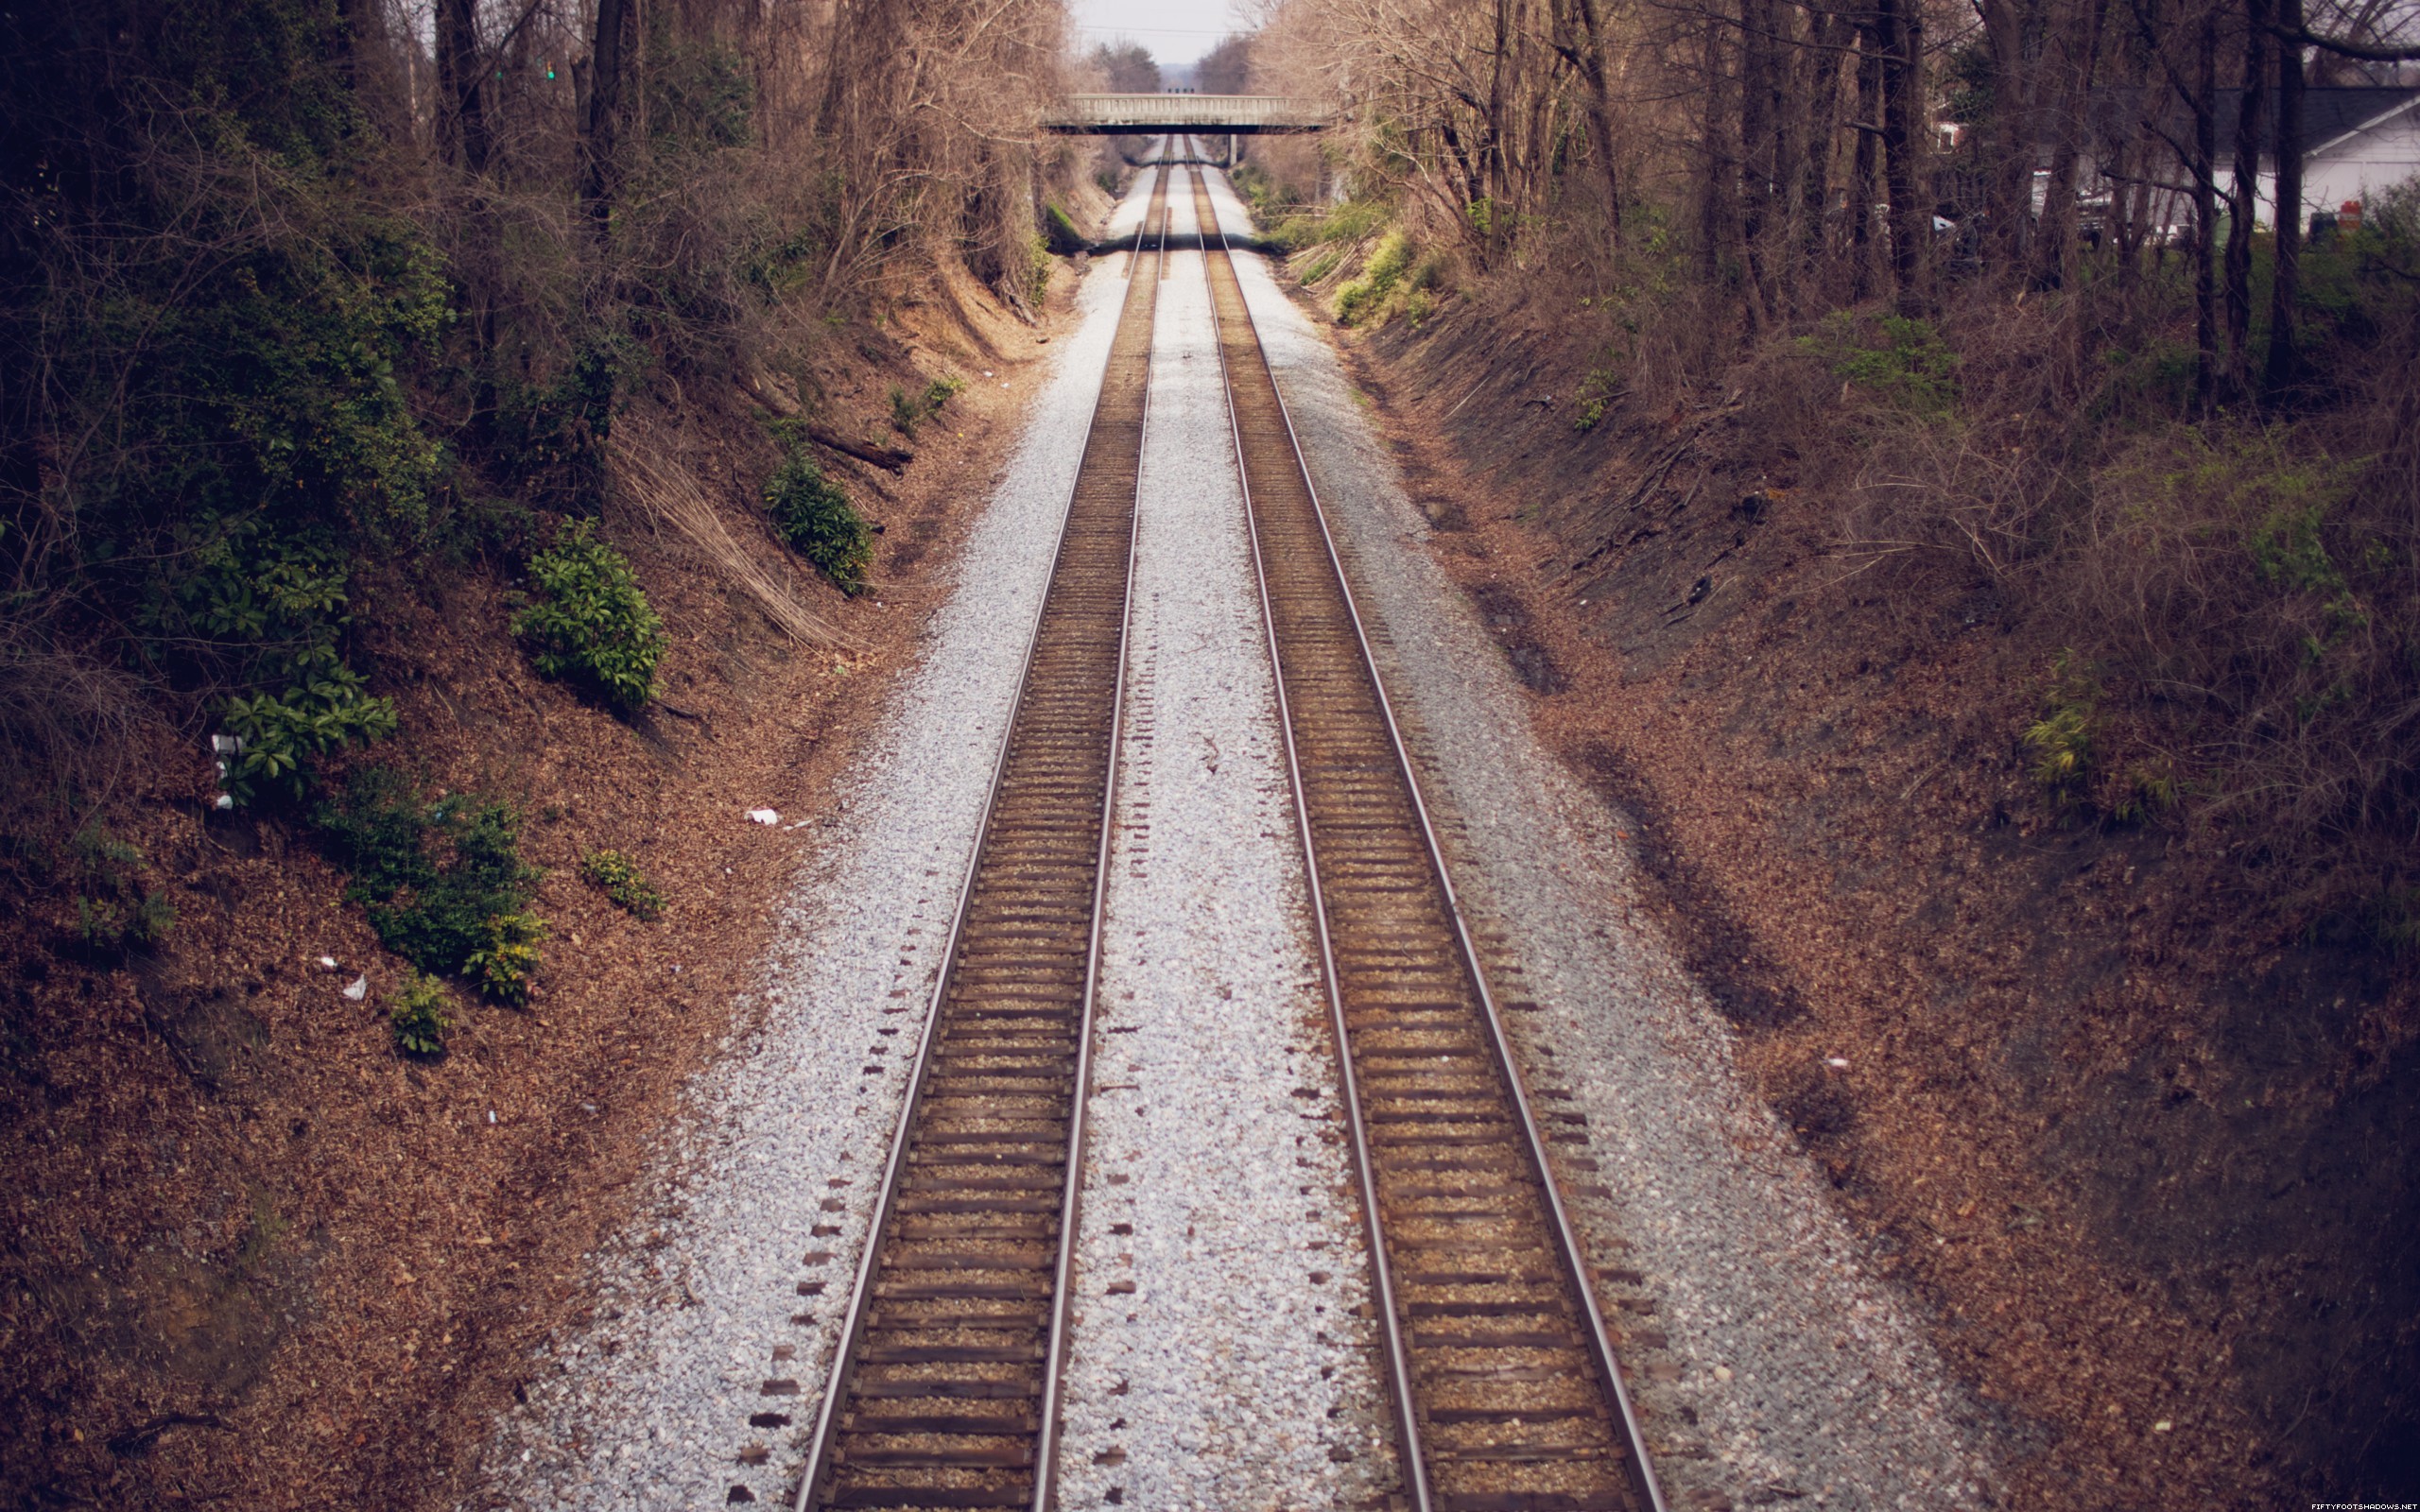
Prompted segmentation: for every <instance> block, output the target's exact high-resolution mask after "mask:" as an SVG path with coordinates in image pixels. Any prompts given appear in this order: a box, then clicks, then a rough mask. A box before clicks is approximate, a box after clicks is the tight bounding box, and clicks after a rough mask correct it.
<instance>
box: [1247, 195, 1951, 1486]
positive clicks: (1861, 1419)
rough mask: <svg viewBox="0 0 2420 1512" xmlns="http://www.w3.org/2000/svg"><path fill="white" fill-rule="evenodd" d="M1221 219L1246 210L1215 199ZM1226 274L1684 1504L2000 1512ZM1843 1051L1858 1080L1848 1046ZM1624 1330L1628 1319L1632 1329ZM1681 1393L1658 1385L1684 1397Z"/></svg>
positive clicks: (1384, 515)
mask: <svg viewBox="0 0 2420 1512" xmlns="http://www.w3.org/2000/svg"><path fill="white" fill-rule="evenodd" d="M1214 194H1215V195H1216V196H1217V197H1218V205H1219V216H1220V219H1221V220H1222V221H1224V222H1226V223H1227V224H1229V225H1233V226H1241V225H1243V224H1245V223H1246V222H1245V221H1244V219H1243V212H1242V210H1241V207H1240V206H1239V205H1238V204H1237V203H1236V199H1235V198H1234V196H1233V195H1232V193H1230V192H1229V191H1228V190H1227V188H1226V185H1225V184H1224V182H1223V179H1221V180H1218V181H1217V182H1216V183H1215V184H1214ZM1236 266H1237V273H1238V275H1239V277H1240V279H1241V281H1242V284H1243V289H1244V293H1245V297H1246V299H1247V300H1248V301H1249V302H1250V304H1251V308H1252V311H1253V318H1254V320H1255V322H1256V323H1257V324H1258V326H1259V328H1260V333H1261V336H1262V339H1263V341H1264V342H1265V343H1266V345H1267V348H1268V350H1269V353H1270V359H1271V369H1273V370H1274V371H1275V373H1276V375H1277V379H1278V382H1279V385H1280V387H1281V388H1282V389H1283V391H1284V393H1285V396H1286V401H1287V404H1288V406H1289V407H1290V408H1291V410H1292V413H1293V418H1294V423H1295V425H1296V427H1297V429H1298V430H1299V432H1300V433H1301V436H1302V439H1303V443H1304V446H1305V450H1306V451H1307V453H1308V454H1309V456H1310V460H1311V472H1312V476H1313V479H1314V481H1315V482H1316V483H1317V485H1318V487H1319V490H1320V493H1321V497H1322V501H1323V502H1324V503H1325V504H1326V506H1327V508H1328V511H1329V516H1330V521H1331V527H1332V528H1333V529H1335V530H1336V531H1337V533H1338V536H1339V538H1340V541H1339V544H1340V549H1341V550H1343V551H1345V552H1346V553H1347V555H1348V557H1349V559H1350V561H1351V570H1352V572H1353V575H1354V579H1355V587H1356V591H1357V595H1358V597H1359V601H1360V604H1361V610H1362V613H1363V615H1364V617H1365V618H1366V619H1368V620H1370V621H1371V622H1372V624H1371V628H1372V632H1373V634H1374V635H1379V636H1383V638H1384V641H1385V644H1383V645H1382V646H1381V647H1380V650H1379V653H1378V655H1379V661H1380V664H1381V669H1382V672H1383V674H1384V675H1385V677H1386V678H1387V679H1388V685H1389V690H1390V692H1391V694H1392V696H1393V697H1394V699H1395V701H1396V705H1397V708H1398V712H1399V713H1403V714H1406V715H1408V716H1409V719H1410V721H1411V722H1412V723H1413V725H1414V726H1415V728H1416V729H1417V730H1418V731H1419V734H1418V736H1417V739H1416V744H1417V746H1418V747H1419V756H1420V759H1421V761H1422V765H1424V766H1425V768H1426V770H1425V772H1424V782H1425V785H1426V788H1427V790H1428V792H1429V794H1430V797H1431V799H1432V802H1433V803H1434V804H1435V805H1436V806H1437V807H1439V808H1440V809H1442V810H1443V811H1445V812H1447V813H1448V814H1450V815H1452V816H1455V817H1456V818H1457V819H1459V821H1460V824H1459V826H1458V828H1457V830H1456V833H1453V834H1452V835H1450V836H1449V837H1448V844H1449V848H1451V849H1452V850H1453V851H1456V852H1457V855H1456V861H1457V868H1456V883H1457V885H1458V886H1460V887H1461V890H1462V892H1463V894H1464V901H1465V906H1466V908H1467V909H1468V911H1469V912H1470V913H1471V914H1472V916H1473V919H1474V922H1475V923H1476V924H1478V928H1479V930H1480V931H1481V932H1482V933H1487V932H1494V931H1501V932H1502V934H1503V936H1504V942H1503V948H1502V951H1501V954H1503V955H1505V956H1507V957H1510V958H1513V959H1517V960H1518V961H1520V962H1521V963H1523V964H1524V966H1525V967H1526V972H1525V975H1526V981H1525V982H1524V981H1517V980H1516V981H1514V982H1512V983H1502V982H1500V983H1499V988H1501V989H1504V990H1502V995H1503V996H1506V997H1508V998H1523V999H1530V1000H1534V1001H1535V1002H1537V1003H1538V1004H1539V1005H1541V1007H1542V1008H1543V1009H1544V1011H1542V1012H1537V1013H1517V1014H1513V1015H1509V1017H1510V1018H1511V1019H1512V1022H1513V1030H1514V1033H1515V1036H1516V1039H1518V1040H1520V1041H1521V1044H1522V1049H1523V1052H1524V1060H1525V1063H1526V1065H1525V1074H1527V1075H1528V1077H1529V1079H1530V1085H1531V1086H1532V1087H1533V1088H1564V1089H1568V1090H1569V1091H1571V1092H1572V1093H1573V1097H1574V1100H1573V1101H1571V1102H1568V1103H1564V1102H1561V1101H1557V1102H1554V1103H1553V1104H1551V1106H1553V1107H1555V1108H1577V1109H1579V1110H1581V1111H1582V1112H1584V1113H1585V1114H1586V1115H1587V1118H1588V1125H1589V1132H1590V1134H1591V1136H1592V1144H1593V1148H1592V1149H1591V1151H1590V1152H1589V1153H1590V1155H1592V1156H1593V1158H1594V1159H1595V1160H1598V1161H1599V1162H1600V1164H1601V1167H1602V1173H1603V1177H1602V1178H1603V1181H1604V1183H1605V1186H1606V1188H1607V1189H1609V1190H1610V1193H1611V1196H1610V1198H1606V1197H1602V1196H1583V1197H1582V1199H1581V1200H1579V1201H1578V1202H1576V1203H1575V1205H1574V1206H1575V1210H1576V1216H1577V1217H1578V1218H1579V1220H1580V1222H1581V1224H1582V1229H1583V1230H1584V1231H1585V1236H1586V1239H1587V1241H1588V1243H1589V1245H1590V1247H1591V1249H1592V1251H1593V1252H1594V1254H1595V1256H1596V1260H1597V1263H1598V1265H1599V1268H1600V1269H1601V1268H1606V1267H1612V1266H1620V1267H1626V1268H1629V1269H1633V1270H1635V1271H1637V1272H1639V1273H1640V1274H1641V1276H1642V1280H1641V1281H1640V1282H1639V1283H1638V1284H1636V1285H1625V1286H1622V1287H1619V1288H1609V1294H1611V1293H1614V1292H1618V1293H1619V1294H1621V1295H1624V1296H1627V1297H1633V1298H1634V1299H1636V1300H1638V1301H1641V1302H1645V1303H1647V1304H1649V1305H1651V1307H1652V1309H1653V1316H1654V1317H1655V1319H1656V1320H1657V1322H1656V1326H1657V1327H1658V1328H1660V1329H1661V1330H1662V1331H1663V1332H1666V1333H1667V1334H1668V1337H1669V1347H1668V1349H1656V1350H1644V1349H1642V1350H1640V1351H1638V1352H1636V1353H1635V1354H1634V1356H1633V1357H1632V1358H1631V1359H1630V1360H1629V1361H1628V1362H1627V1363H1628V1366H1629V1374H1630V1375H1631V1377H1632V1379H1633V1382H1634V1384H1636V1385H1637V1386H1638V1388H1639V1390H1638V1395H1639V1396H1640V1398H1641V1407H1642V1415H1643V1417H1645V1418H1646V1421H1647V1428H1648V1434H1649V1438H1650V1443H1651V1447H1652V1448H1653V1449H1654V1450H1655V1451H1656V1452H1659V1454H1660V1469H1661V1470H1662V1473H1663V1477H1664V1480H1665V1484H1666V1487H1667V1491H1668V1495H1669V1496H1670V1498H1671V1500H1672V1501H1673V1502H1674V1503H1675V1505H1681V1506H1685V1505H1690V1504H1694V1503H1698V1502H1699V1501H1701V1500H1705V1499H1711V1498H1713V1497H1717V1496H1720V1497H1722V1498H1727V1499H1728V1500H1730V1501H1731V1502H1734V1503H1740V1504H1744V1505H1760V1504H1769V1503H1770V1504H1776V1505H1778V1504H1785V1503H1786V1504H1790V1505H1800V1506H1818V1505H1820V1506H1827V1507H1910V1508H1915V1507H1955V1506H1982V1505H1993V1504H1997V1502H1998V1499H1999V1498H1998V1493H1997V1491H1996V1489H1995V1487H1994V1476H1993V1473H1992V1470H1991V1454H1990V1452H1989V1432H1988V1430H1987V1429H1985V1428H1984V1427H1983V1426H1981V1425H1982V1424H1983V1423H1984V1421H1985V1420H1986V1419H1985V1416H1984V1415H1983V1414H1982V1413H1981V1412H1979V1410H1978V1409H1977V1406H1976V1404H1975V1403H1974V1402H1973V1401H1972V1400H1969V1399H1968V1397H1967V1396H1966V1394H1965V1393H1964V1392H1963V1390H1962V1388H1960V1387H1959V1386H1958V1385H1957V1384H1956V1383H1954V1382H1953V1381H1952V1380H1951V1379H1950V1377H1949V1375H1948V1373H1947V1371H1946V1370H1945V1368H1944V1366H1943V1365H1942V1363H1941V1361H1940V1360H1939V1358H1938V1357H1937V1355H1936V1354H1935V1353H1934V1351H1933V1350H1932V1349H1931V1348H1930V1346H1929V1344H1928V1343H1927V1341H1926V1339H1925V1337H1924V1334H1923V1332H1922V1330H1921V1329H1920V1327H1919V1326H1918V1324H1917V1322H1916V1320H1915V1318H1914V1316H1913V1315H1911V1309H1912V1307H1913V1306H1914V1305H1915V1304H1913V1303H1912V1302H1911V1301H1910V1299H1909V1298H1908V1297H1905V1296H1904V1295H1903V1294H1902V1293H1901V1292H1899V1291H1898V1290H1897V1289H1895V1288H1894V1287H1893V1286H1892V1285H1890V1284H1888V1283H1887V1282H1884V1281H1882V1280H1879V1279H1878V1278H1877V1277H1876V1274H1875V1272H1874V1270H1873V1268H1872V1266H1873V1262H1874V1261H1875V1259H1876V1257H1875V1256H1874V1255H1873V1254H1872V1253H1871V1252H1870V1251H1869V1249H1868V1247H1867V1246H1865V1245H1864V1244H1863V1243H1862V1242H1861V1241H1860V1240H1859V1238H1858V1236H1857V1235H1856V1234H1855V1233H1854V1232H1853V1231H1852V1230H1851V1229H1850V1227H1849V1226H1848V1224H1847V1223H1846V1222H1845V1221H1844V1220H1843V1218H1842V1217H1841V1214H1840V1212H1839V1211H1838V1210H1837V1209H1836V1208H1835V1207H1834V1205H1833V1203H1832V1201H1831V1199H1830V1196H1829V1189H1828V1186H1827V1184H1826V1183H1825V1182H1824V1179H1823V1178H1822V1177H1821V1176H1820V1175H1819V1174H1818V1173H1817V1172H1816V1171H1815V1170H1814V1168H1813V1167H1812V1165H1811V1164H1810V1162H1809V1161H1807V1160H1806V1159H1805V1158H1804V1157H1803V1156H1802V1155H1800V1154H1799V1153H1798V1152H1797V1151H1796V1149H1795V1148H1794V1147H1793V1145H1792V1144H1791V1143H1790V1141H1789V1138H1788V1136H1787V1135H1786V1134H1785V1132H1784V1131H1783V1130H1782V1129H1781V1128H1780V1126H1779V1125H1777V1124H1776V1123H1775V1122H1774V1120H1773V1118H1772V1115H1771V1114H1770V1113H1769V1112H1768V1111H1767V1110H1766V1108H1764V1106H1763V1105H1762V1104H1761V1103H1760V1102H1759V1101H1758V1100H1757V1099H1756V1098H1755V1096H1754V1095H1753V1094H1752V1093H1751V1092H1750V1091H1748V1090H1747V1089H1746V1088H1745V1087H1744V1086H1742V1085H1741V1083H1740V1082H1739V1080H1738V1078H1737V1075H1736V1074H1734V1072H1733V1070H1732V1059H1731V1055H1732V1036H1731V1031H1730V1029H1729V1027H1728V1026H1727V1024H1725V1023H1724V1022H1723V1021H1722V1020H1721V1018H1720V1016H1719V1014H1718V1013H1717V1011H1716V1010H1715V1008H1714V1006H1713V1005H1712V1004H1711V1003H1710V1002H1709V1001H1708V1000H1707V999H1706V997H1705V995H1704V993H1703V991H1702V990H1700V989H1699V988H1698V987H1697V986H1696V985H1695V984H1694V983H1693V982H1692V981H1690V980H1689V979H1688V977H1687V976H1686V974H1685V972H1684V971H1683V970H1682V969H1681V967H1680V965H1679V962H1678V959H1677V957H1676V956H1675V954H1674V953H1673V952H1672V950H1671V949H1670V947H1669V946H1668V944H1667V943H1666V941H1665V940H1664V939H1663V938H1662V937H1661V936H1660V935H1659V934H1658V933H1657V932H1656V931H1655V930H1654V928H1653V927H1652V926H1651V924H1650V923H1649V922H1648V920H1647V919H1646V917H1645V915H1644V914H1643V913H1639V912H1637V910H1638V909H1639V907H1640V903H1639V899H1638V896H1637V893H1636V890H1635V889H1634V886H1633V885H1632V883H1631V876H1632V868H1631V861H1630V857H1629V855H1628V853H1627V851H1626V848H1625V847H1624V845H1623V844H1622V842H1621V841H1619V840H1618V839H1617V838H1616V834H1615V830H1616V824H1617V816H1616V815H1614V814H1613V813H1612V812H1611V811H1610V810H1609V809H1608V808H1607V807H1606V806H1605V805H1604V804H1603V803H1602V802H1601V801H1600V800H1599V799H1597V798H1595V797H1594V796H1592V795H1591V794H1590V793H1588V792H1587V791H1586V789H1585V788H1583V787H1582V785H1581V784H1580V783H1579V782H1577V781H1576V780H1575V779H1574V778H1573V777H1572V776H1571V775H1570V774H1569V773H1568V772H1567V771H1565V770H1564V768H1563V767H1562V765H1560V764H1559V763H1557V762H1556V761H1554V760H1553V759H1552V758H1551V757H1550V756H1549V755H1548V754H1547V752H1546V751H1545V750H1544V749H1543V748H1541V747H1540V746H1539V745H1538V743H1537V742H1536V740H1535V738H1534V737H1533V736H1532V734H1531V732H1530V728H1529V723H1528V720H1527V718H1526V716H1525V713H1524V712H1523V711H1524V707H1525V706H1524V702H1523V696H1522V694H1521V693H1520V691H1519V688H1518V685H1517V684H1516V683H1515V682H1514V680H1513V676H1512V674H1511V671H1510V669H1509V668H1508V667H1507V666H1506V664H1505V662H1504V658H1503V656H1502V654H1501V652H1500V651H1498V650H1497V648H1496V647H1495V644H1493V642H1492V640H1491V638H1490V637H1489V636H1488V634H1487V633H1486V631H1485V630H1484V629H1483V628H1482V627H1481V626H1480V625H1479V623H1478V618H1477V616H1476V615H1475V614H1474V613H1473V612H1472V611H1471V610H1470V609H1469V606H1468V605H1467V604H1466V603H1465V602H1464V601H1463V600H1462V598H1461V595H1460V593H1458V592H1457V591H1456V589H1455V588H1454V586H1453V584H1452V583H1451V582H1450V581H1449V580H1448V579H1447V578H1446V577H1445V576H1444V575H1443V572H1442V571H1441V570H1440V569H1439V568H1438V567H1437V566H1436V565H1435V563H1434V562H1433V561H1431V560H1430V558H1428V556H1427V555H1426V551H1425V549H1424V547H1423V541H1425V539H1426V534H1427V525H1426V523H1425V521H1424V520H1423V519H1422V517H1421V515H1420V514H1419V513H1418V511H1417V510H1416V509H1415V508H1414V507H1412V505H1411V503H1410V502H1409V498H1408V497H1407V496H1406V494H1405V491H1404V490H1403V487H1402V483H1401V481H1400V478H1399V477H1398V475H1397V472H1396V471H1395V468H1394V466H1393V463H1392V459H1391V458H1390V457H1389V455H1388V454H1387V453H1386V451H1385V450H1384V448H1383V447H1382V446H1381V444H1380V443H1379V441H1378V439H1377V438H1376V437H1375V436H1374V434H1373V432H1372V430H1371V427H1370V425H1369V423H1368V421H1367V419H1366V417H1365V415H1364V413H1363V411H1362V409H1361V407H1360V406H1359V404H1357V401H1356V398H1355V395H1354V392H1353V389H1352V387H1351V385H1350V383H1349V381H1348V380H1347V378H1346V377H1345V375H1344V373H1343V370H1342V369H1341V368H1340V365H1339V363H1338V361H1337V358H1336V354H1335V352H1333V351H1332V350H1331V349H1330V348H1329V347H1328V345H1327V344H1326V341H1325V338H1324V336H1323V335H1322V334H1321V333H1320V331H1319V330H1318V328H1317V327H1316V326H1314V324H1313V323H1312V321H1311V320H1310V319H1309V318H1308V317H1306V316H1305V313H1304V312H1303V311H1302V310H1300V309H1299V308H1297V307H1296V306H1295V305H1294V304H1293V303H1292V302H1290V301H1288V299H1287V298H1286V296H1285V295H1284V294H1283V293H1282V292H1281V291H1280V290H1279V288H1278V287H1277V285H1276V284H1275V283H1274V282H1273V280H1272V279H1271V275H1270V272H1269V270H1268V268H1267V266H1265V264H1264V263H1263V262H1262V260H1261V259H1260V258H1259V257H1257V256H1252V255H1242V254H1239V255H1238V256H1237V257H1236ZM1846 1053H1847V1054H1850V1055H1854V1054H1855V1050H1854V1047H1848V1049H1847V1052H1846ZM1633 1315H1635V1314H1633ZM1675 1366H1677V1379H1661V1380H1659V1379H1652V1377H1655V1376H1664V1375H1669V1374H1672V1373H1673V1369H1674V1367H1675Z"/></svg>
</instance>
